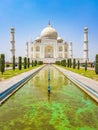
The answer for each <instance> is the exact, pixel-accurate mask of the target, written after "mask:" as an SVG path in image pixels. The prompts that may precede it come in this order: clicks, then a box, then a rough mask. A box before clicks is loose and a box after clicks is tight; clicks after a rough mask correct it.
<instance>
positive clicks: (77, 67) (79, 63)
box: [77, 60, 80, 70]
mask: <svg viewBox="0 0 98 130" xmlns="http://www.w3.org/2000/svg"><path fill="white" fill-rule="evenodd" d="M77 69H78V70H79V69H80V62H79V60H78V67H77Z"/></svg>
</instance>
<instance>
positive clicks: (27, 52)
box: [26, 42, 29, 58]
mask: <svg viewBox="0 0 98 130" xmlns="http://www.w3.org/2000/svg"><path fill="white" fill-rule="evenodd" d="M26 57H27V58H28V57H29V48H28V42H26Z"/></svg>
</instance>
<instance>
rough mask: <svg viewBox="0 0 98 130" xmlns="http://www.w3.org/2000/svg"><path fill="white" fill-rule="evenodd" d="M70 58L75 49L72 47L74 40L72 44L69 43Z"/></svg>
mask: <svg viewBox="0 0 98 130" xmlns="http://www.w3.org/2000/svg"><path fill="white" fill-rule="evenodd" d="M69 58H71V59H72V58H73V49H72V42H70V45H69Z"/></svg>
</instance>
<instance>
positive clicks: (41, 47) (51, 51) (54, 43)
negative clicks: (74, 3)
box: [11, 22, 89, 63]
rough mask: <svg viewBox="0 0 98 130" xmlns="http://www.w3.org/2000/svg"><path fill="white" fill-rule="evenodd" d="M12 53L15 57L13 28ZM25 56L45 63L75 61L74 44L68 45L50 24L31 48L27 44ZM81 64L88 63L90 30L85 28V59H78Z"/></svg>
mask: <svg viewBox="0 0 98 130" xmlns="http://www.w3.org/2000/svg"><path fill="white" fill-rule="evenodd" d="M11 37H12V38H11V45H12V47H11V53H12V56H14V55H15V45H14V44H15V40H14V28H11ZM25 56H26V57H27V58H28V57H29V58H30V61H32V60H37V61H43V62H44V63H55V61H61V60H63V59H68V58H70V59H72V60H73V58H74V57H73V45H72V42H70V43H68V42H66V41H64V40H63V39H62V37H60V36H59V34H58V33H57V31H56V30H55V29H54V28H53V27H52V26H51V24H50V22H49V23H48V26H46V27H45V28H44V29H43V30H42V31H41V33H40V36H39V37H36V38H35V40H34V41H31V43H30V46H29V45H28V42H27V43H26V49H25ZM76 60H79V61H80V62H85V61H86V60H87V61H88V60H89V58H88V28H87V27H85V28H84V41H83V57H82V58H77V59H76Z"/></svg>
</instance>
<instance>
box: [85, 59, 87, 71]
mask: <svg viewBox="0 0 98 130" xmlns="http://www.w3.org/2000/svg"><path fill="white" fill-rule="evenodd" d="M85 71H87V60H86V61H85Z"/></svg>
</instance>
